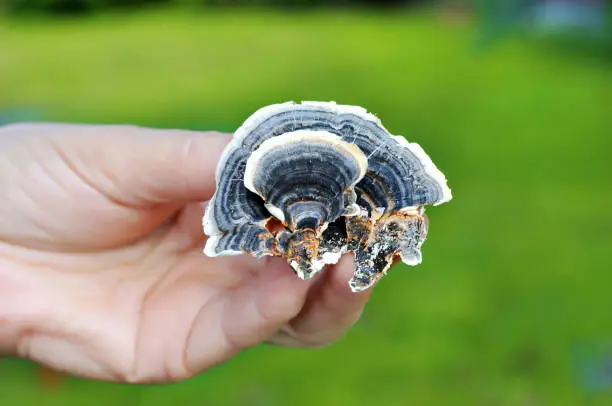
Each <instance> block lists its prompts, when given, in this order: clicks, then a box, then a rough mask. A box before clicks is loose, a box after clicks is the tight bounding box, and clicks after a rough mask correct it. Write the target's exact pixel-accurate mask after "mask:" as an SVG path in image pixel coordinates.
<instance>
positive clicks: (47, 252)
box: [0, 123, 371, 383]
mask: <svg viewBox="0 0 612 406" xmlns="http://www.w3.org/2000/svg"><path fill="white" fill-rule="evenodd" d="M229 139H230V135H228V134H221V133H215V132H192V131H179V130H154V129H147V128H139V127H133V126H94V125H65V124H44V123H41V124H20V125H10V126H5V127H0V194H1V197H2V198H1V199H0V214H1V216H0V219H1V221H0V352H2V353H4V354H6V355H12V356H19V357H23V358H28V359H31V360H34V361H36V362H38V363H40V364H42V365H44V366H46V367H48V368H52V369H54V370H57V371H62V372H65V373H69V374H72V375H76V376H81V377H86V378H91V379H98V380H109V381H120V382H129V383H165V382H175V381H181V380H184V379H187V378H189V377H191V376H193V375H195V374H198V373H201V372H203V371H205V370H207V369H209V368H211V367H213V366H215V365H216V364H219V363H221V362H224V361H226V360H228V359H230V358H232V357H234V356H236V355H237V354H238V353H240V352H241V351H243V350H245V349H248V348H250V347H254V346H257V345H259V344H261V343H264V342H267V343H271V344H276V345H282V346H288V347H321V346H326V345H329V344H331V343H333V342H335V341H337V340H339V339H340V338H341V337H343V336H344V334H345V333H346V332H347V331H348V329H349V328H350V327H351V326H352V325H353V324H354V323H355V322H356V321H357V320H358V319H359V316H360V315H361V313H362V311H363V309H364V306H365V304H366V302H367V300H368V298H369V295H370V293H371V291H366V292H361V293H352V292H351V291H350V289H349V287H348V280H349V279H350V277H351V273H352V267H353V264H352V258H351V257H345V258H343V259H342V260H341V261H340V263H339V264H338V265H337V266H334V267H330V268H328V269H327V271H326V272H324V273H322V274H320V275H319V276H317V277H315V278H314V279H313V280H309V281H302V280H299V279H298V278H297V277H296V276H295V274H294V273H293V272H292V271H291V269H290V268H289V266H288V265H287V264H286V263H285V262H284V261H283V260H281V259H278V258H266V259H254V258H253V257H251V256H248V255H244V256H233V257H219V258H208V257H206V256H205V255H204V254H202V249H203V247H204V244H205V242H206V238H205V236H204V235H203V232H202V227H201V218H202V215H203V211H204V208H205V203H202V202H206V201H207V200H208V199H210V197H211V196H212V194H213V193H214V188H215V183H214V171H215V169H216V163H217V161H218V159H219V157H220V155H221V152H222V150H223V148H224V147H225V145H226V144H227V143H228V142H229Z"/></svg>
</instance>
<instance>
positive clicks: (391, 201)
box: [204, 102, 452, 292]
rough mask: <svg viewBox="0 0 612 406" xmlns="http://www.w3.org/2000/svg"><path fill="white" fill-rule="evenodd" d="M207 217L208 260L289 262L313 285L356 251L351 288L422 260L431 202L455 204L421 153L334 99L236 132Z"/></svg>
mask: <svg viewBox="0 0 612 406" xmlns="http://www.w3.org/2000/svg"><path fill="white" fill-rule="evenodd" d="M216 186H217V190H216V192H215V195H214V196H213V198H212V199H211V201H210V202H209V204H208V207H207V210H206V214H205V216H204V231H205V233H206V234H207V235H208V236H209V238H208V241H207V243H206V247H205V250H204V252H205V254H206V255H208V256H211V257H214V256H220V255H238V254H244V253H248V254H251V255H254V256H256V257H261V256H266V255H271V256H279V257H283V258H285V259H286V260H287V262H288V263H289V265H291V267H292V268H293V270H294V271H295V273H296V274H297V275H298V277H300V278H302V279H308V278H311V277H312V276H314V275H315V274H316V273H318V272H320V271H321V270H323V268H324V267H325V265H327V264H334V263H336V262H337V261H338V260H339V259H340V257H341V256H342V255H343V254H345V253H349V252H352V253H353V254H354V257H355V263H356V266H355V271H354V275H353V277H352V279H351V281H350V282H349V284H350V287H351V289H352V290H353V291H355V292H357V291H363V290H366V289H368V288H369V287H371V286H372V285H374V284H375V283H376V282H377V281H378V280H379V279H380V278H381V277H382V276H383V275H385V274H386V273H387V271H388V269H389V268H390V267H391V265H392V264H393V261H394V260H395V258H397V257H399V258H401V260H402V261H403V262H404V263H406V264H408V265H417V264H419V263H421V246H422V244H423V242H424V241H425V238H426V236H427V228H428V223H427V218H426V217H425V215H424V206H425V205H439V204H442V203H444V202H447V201H449V200H450V199H451V198H452V196H451V191H450V189H449V188H448V186H447V184H446V178H445V177H444V175H443V174H442V173H441V172H440V171H439V170H438V168H437V167H436V166H435V165H434V164H433V162H432V161H431V159H430V158H429V156H428V155H427V154H426V153H425V152H424V151H423V149H422V148H421V147H420V146H419V145H417V144H414V143H409V142H408V141H407V140H406V139H405V138H403V137H400V136H394V135H391V134H390V133H389V132H388V131H387V130H386V129H385V128H384V127H383V126H382V124H381V123H380V120H378V118H377V117H376V116H374V115H372V114H370V113H368V112H367V111H365V110H364V109H362V108H361V107H356V106H344V105H338V104H335V103H333V102H329V103H322V102H302V103H299V104H298V103H293V102H288V103H282V104H276V105H271V106H267V107H264V108H263V109H260V110H259V111H257V112H256V113H255V114H253V115H252V116H251V117H250V118H249V119H247V121H246V122H245V123H244V124H243V125H242V126H241V127H240V128H239V129H238V130H237V131H236V133H235V134H234V138H233V139H232V141H231V142H230V144H229V145H228V146H227V148H226V150H225V152H224V154H223V157H222V158H221V160H220V162H219V165H218V167H217V173H216Z"/></svg>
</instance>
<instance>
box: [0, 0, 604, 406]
mask: <svg viewBox="0 0 612 406" xmlns="http://www.w3.org/2000/svg"><path fill="white" fill-rule="evenodd" d="M0 10H1V11H0V122H2V123H8V122H17V121H40V120H52V121H68V122H80V123H131V124H138V125H144V126H153V127H160V128H189V129H215V130H222V131H233V130H235V129H236V128H237V127H238V126H239V125H240V124H241V123H242V121H243V120H244V119H246V118H247V117H248V116H249V115H250V114H251V113H253V112H254V111H255V110H257V109H258V108H260V107H262V106H264V105H267V104H271V103H277V102H283V101H287V100H295V101H299V100H335V101H337V102H338V103H343V104H356V105H361V106H364V107H366V108H367V109H368V110H370V111H372V112H374V113H376V114H377V115H378V116H379V117H380V118H381V119H382V120H383V122H384V123H385V125H386V126H387V127H388V128H389V129H390V130H391V131H392V132H394V133H398V134H403V135H405V136H406V137H407V138H408V139H410V140H411V141H415V142H418V143H420V144H421V145H422V146H423V147H424V149H425V150H426V151H427V152H428V153H429V154H430V155H431V156H432V158H433V159H434V161H435V162H436V163H437V164H438V166H439V167H440V168H441V169H442V170H443V171H444V172H445V174H446V175H447V177H448V179H449V182H450V185H451V187H452V189H453V194H454V200H452V201H451V202H450V203H449V204H447V205H443V206H440V207H435V208H430V209H429V210H428V213H429V216H430V219H431V228H430V236H429V238H428V241H427V242H426V243H425V245H424V249H423V251H424V262H423V264H422V265H420V266H418V267H416V268H408V267H405V266H397V267H396V268H394V269H393V270H392V271H391V272H390V274H389V276H388V277H387V278H385V279H383V280H382V282H381V283H380V284H379V286H378V287H377V288H376V291H375V295H374V297H373V299H372V302H371V304H370V306H369V307H368V308H367V310H366V312H365V314H364V316H363V319H362V320H361V322H360V323H359V324H358V325H357V326H356V327H355V328H354V329H353V330H352V331H351V332H350V333H349V334H348V335H347V336H346V337H345V338H344V339H343V340H342V341H341V342H339V343H338V344H336V345H334V346H332V347H329V348H325V349H317V350H294V349H282V348H273V347H260V348H256V349H253V350H250V351H248V352H246V353H244V354H242V355H240V356H239V357H237V358H236V359H234V360H232V361H230V362H228V363H226V364H224V365H222V366H219V367H218V368H215V369H214V370H211V371H209V372H207V373H205V374H203V375H201V376H198V377H196V378H194V379H192V380H190V381H187V382H184V383H180V384H173V385H167V386H155V387H153V386H127V385H119V384H107V383H99V382H90V381H85V380H80V379H74V378H68V377H63V376H61V375H58V374H55V373H53V372H51V371H47V370H45V369H42V368H40V367H37V366H35V365H32V364H30V363H28V362H24V361H20V360H9V359H4V360H0V404H2V405H7V406H13V405H30V404H36V405H40V406H44V405H105V406H107V405H113V406H114V405H138V406H147V405H151V406H156V405H160V406H161V405H198V406H200V405H230V406H231V405H249V406H257V405H262V406H276V405H319V404H320V405H355V406H356V405H385V406H386V405H389V406H393V405H483V406H485V405H487V406H488V405H528V406H538V405H555V406H556V405H562V406H563V405H572V406H573V405H611V404H612V258H611V256H612V213H611V210H612V184H611V181H610V178H611V177H612V161H611V158H610V151H611V149H612V29H611V24H610V13H609V7H608V6H607V4H606V3H604V2H603V1H596V0H590V1H589V0H582V1H580V0H573V1H572V0H556V1H553V0H550V1H536V0H532V1H486V0H482V1H459V0H457V1H437V2H432V1H430V2H415V1H412V2H407V1H370V2H367V1H362V2H356V1H350V0H344V1H338V2H332V1H308V0H302V1H281V0H277V1H271V0H268V1H265V0H259V1H237V0H234V1H229V0H227V1H224V0H216V1H205V0H184V1H180V0H176V1H171V0H166V1H164V0H157V1H150V0H149V1H147V0H140V1H124V0H121V1H120V0H0ZM143 148H146V145H143Z"/></svg>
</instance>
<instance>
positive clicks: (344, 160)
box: [244, 130, 368, 231]
mask: <svg viewBox="0 0 612 406" xmlns="http://www.w3.org/2000/svg"><path fill="white" fill-rule="evenodd" d="M367 166H368V161H367V159H366V157H365V155H364V154H363V152H361V150H360V149H359V148H357V147H356V146H355V145H353V144H349V143H347V142H345V141H342V139H341V138H340V137H339V136H337V135H334V134H331V133H329V132H327V131H311V130H300V131H294V132H290V133H286V134H283V135H279V136H278V137H275V138H270V139H268V140H266V141H264V142H263V143H262V144H261V145H260V146H259V148H257V150H255V151H254V152H253V153H252V154H251V156H250V157H249V159H248V160H247V164H246V170H245V173H244V185H245V187H246V188H247V189H249V190H250V191H252V192H254V193H256V194H257V195H259V196H260V197H261V198H262V199H263V200H264V201H265V202H266V204H265V207H266V208H267V209H268V211H269V212H270V213H271V214H272V215H274V216H275V217H276V218H278V219H279V220H280V221H281V222H283V223H284V224H285V225H286V226H287V227H288V228H289V230H291V231H295V230H296V229H304V228H310V229H312V230H316V231H320V230H321V229H322V228H323V227H325V226H326V225H327V224H328V223H329V222H331V221H334V220H336V219H337V218H338V217H340V216H341V215H342V214H343V213H344V212H345V211H346V210H347V208H346V206H347V204H346V203H347V202H345V199H344V196H345V193H346V192H347V190H349V189H352V187H353V186H354V185H355V184H356V183H357V182H358V181H359V180H360V179H361V178H362V177H363V175H364V174H365V172H366V169H367ZM349 205H350V203H349ZM348 210H351V211H354V210H355V209H354V208H348Z"/></svg>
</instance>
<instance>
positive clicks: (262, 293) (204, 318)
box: [186, 258, 310, 373]
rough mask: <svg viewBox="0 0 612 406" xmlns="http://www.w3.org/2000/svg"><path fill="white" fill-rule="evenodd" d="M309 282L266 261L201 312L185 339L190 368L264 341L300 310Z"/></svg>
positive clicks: (282, 263)
mask: <svg viewBox="0 0 612 406" xmlns="http://www.w3.org/2000/svg"><path fill="white" fill-rule="evenodd" d="M309 286H310V283H309V281H303V280H300V279H298V278H297V277H296V275H295V274H294V273H293V272H292V271H291V269H290V268H289V266H288V265H287V264H286V263H285V261H284V260H282V259H278V258H270V259H268V260H267V261H266V266H265V269H259V270H257V271H256V272H253V275H252V278H251V279H250V281H249V282H248V283H246V284H244V285H241V287H239V288H237V289H235V290H230V291H229V292H227V293H226V294H224V295H222V296H219V297H218V298H216V299H213V300H211V301H210V306H207V307H204V308H203V309H202V310H201V312H200V314H199V315H198V317H197V319H196V322H195V324H194V327H193V330H192V333H191V336H190V338H189V341H188V346H187V352H186V360H187V361H186V365H187V366H188V368H189V370H190V371H191V372H192V373H197V372H199V371H203V370H205V369H207V368H210V367H212V366H213V365H215V364H217V363H219V362H222V361H225V360H227V359H228V358H230V357H232V356H234V355H235V354H236V353H238V352H239V351H240V350H243V349H246V348H250V347H253V346H255V345H257V344H259V343H261V342H263V341H266V340H267V339H268V338H269V337H270V336H271V335H272V334H274V333H275V332H277V331H278V330H279V328H280V327H281V326H282V325H284V324H286V323H287V322H288V321H289V320H291V319H292V318H294V317H295V316H296V315H297V314H298V313H299V312H300V309H302V307H303V306H304V302H305V300H306V295H307V292H308V287H309Z"/></svg>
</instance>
